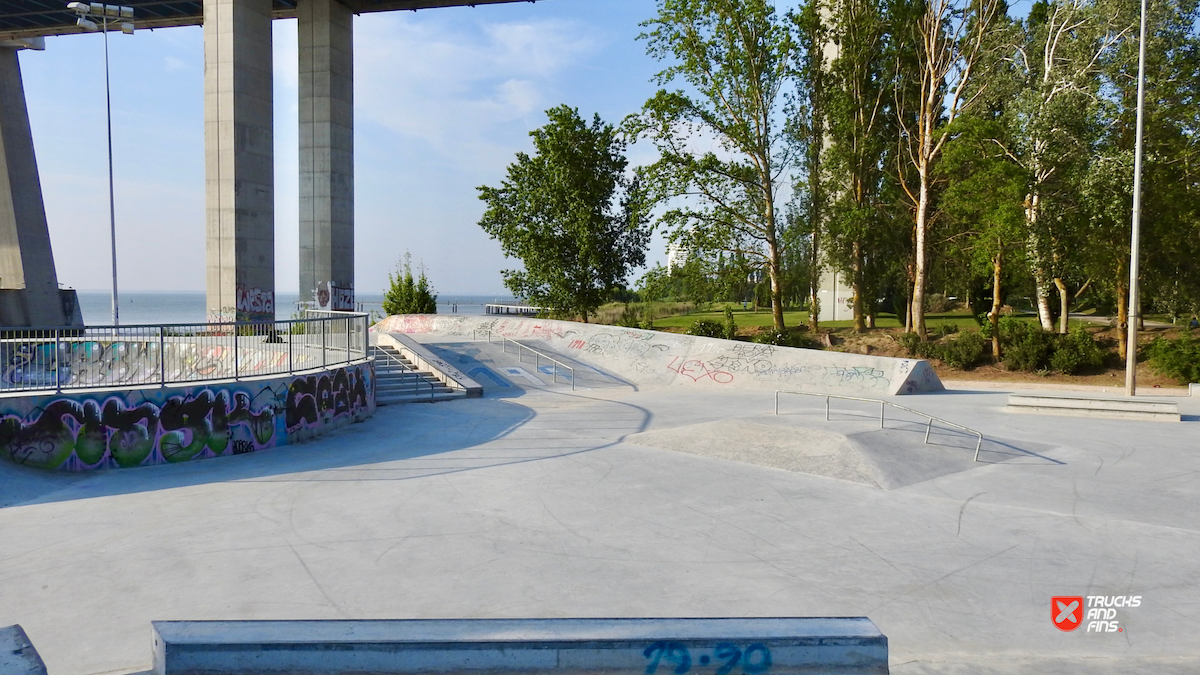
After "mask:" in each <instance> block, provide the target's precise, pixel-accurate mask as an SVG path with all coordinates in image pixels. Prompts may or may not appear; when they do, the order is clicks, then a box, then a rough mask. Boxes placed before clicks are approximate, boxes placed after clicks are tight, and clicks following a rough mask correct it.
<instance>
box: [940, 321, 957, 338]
mask: <svg viewBox="0 0 1200 675" xmlns="http://www.w3.org/2000/svg"><path fill="white" fill-rule="evenodd" d="M957 332H958V326H957V325H955V324H952V323H950V322H948V321H947V322H945V323H940V324H938V327H937V334H938V336H939V337H946V336H947V335H954V334H955V333H957Z"/></svg>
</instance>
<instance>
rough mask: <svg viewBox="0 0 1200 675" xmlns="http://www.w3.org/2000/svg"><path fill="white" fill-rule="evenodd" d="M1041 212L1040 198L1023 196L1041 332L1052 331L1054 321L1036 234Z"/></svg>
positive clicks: (1030, 262)
mask: <svg viewBox="0 0 1200 675" xmlns="http://www.w3.org/2000/svg"><path fill="white" fill-rule="evenodd" d="M1040 210H1041V197H1040V195H1038V194H1037V193H1036V192H1032V193H1030V194H1028V195H1026V196H1025V230H1026V231H1027V232H1028V233H1029V242H1028V248H1029V267H1030V269H1032V270H1033V290H1034V295H1035V296H1036V297H1037V313H1038V323H1040V324H1041V325H1042V330H1044V331H1052V330H1054V320H1053V319H1052V318H1051V316H1050V274H1049V272H1048V271H1047V269H1046V262H1045V258H1044V257H1043V256H1042V240H1041V234H1040V233H1039V232H1038V229H1037V227H1038V216H1039V215H1040Z"/></svg>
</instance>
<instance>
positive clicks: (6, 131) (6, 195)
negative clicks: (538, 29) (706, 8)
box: [0, 0, 532, 326]
mask: <svg viewBox="0 0 1200 675" xmlns="http://www.w3.org/2000/svg"><path fill="white" fill-rule="evenodd" d="M517 1H520V0H347V1H346V2H342V1H339V0H140V1H139V0H132V1H129V0H127V4H128V5H129V6H132V7H134V16H135V19H134V23H135V26H136V27H137V28H160V27H169V26H196V25H202V26H204V62H205V75H204V145H205V213H206V217H205V223H206V231H207V244H206V260H207V263H206V289H207V296H208V303H207V306H208V318H209V320H210V321H234V320H237V321H264V320H274V317H275V209H274V191H275V186H274V128H273V116H274V101H273V96H272V72H273V64H272V49H271V21H272V20H273V19H280V18H296V19H297V20H298V36H299V40H298V42H299V70H300V72H299V110H300V134H299V135H300V204H299V206H300V209H299V212H300V222H299V227H300V280H299V281H300V296H301V299H302V300H310V301H314V302H315V303H316V304H317V305H318V306H320V307H323V308H326V309H353V308H354V304H355V303H354V59H353V53H354V30H353V18H354V15H355V14H361V13H364V12H384V11H395V10H417V9H429V8H435V7H453V6H475V5H485V4H498V3H506V2H517ZM528 1H532V0H528ZM66 4H67V3H66V1H65V0H61V1H60V0H0V88H2V89H3V91H4V95H3V97H2V99H3V105H0V178H2V179H3V180H0V291H4V292H7V293H9V294H10V295H11V294H12V293H16V294H17V295H19V296H21V297H14V298H9V299H6V298H2V297H0V325H7V326H22V325H23V326H29V325H67V324H71V323H73V322H77V321H78V317H75V318H74V319H72V317H71V316H64V317H63V318H60V317H59V314H64V313H65V314H70V312H66V310H67V309H68V308H67V306H66V305H67V304H70V303H59V301H58V299H57V295H56V294H55V291H56V290H57V277H56V276H55V268H54V258H53V255H52V253H51V251H50V239H49V231H48V226H47V223H46V215H45V207H44V205H43V202H42V195H41V188H40V182H39V178H38V172H37V162H36V160H35V157H34V153H33V139H32V135H31V133H30V130H29V129H30V127H29V120H28V112H27V110H26V106H25V101H24V94H23V87H22V83H21V74H20V65H19V62H18V59H17V57H16V51H17V50H19V49H23V48H34V49H37V48H39V40H38V39H39V38H43V37H46V36H52V35H68V34H73V33H79V32H82V29H80V28H78V27H77V26H76V25H75V19H76V16H75V13H74V12H73V11H70V10H68V9H67V8H66ZM43 277H44V278H43ZM5 289H8V290H7V291H5ZM0 295H2V293H0ZM51 296H54V297H53V303H52V302H51ZM60 304H61V305H62V306H61V307H60V306H59V305H60ZM51 305H53V306H54V307H55V308H56V309H54V311H45V308H47V307H50V306H51ZM9 307H15V308H18V309H19V310H20V311H17V310H14V311H9V310H8V308H9Z"/></svg>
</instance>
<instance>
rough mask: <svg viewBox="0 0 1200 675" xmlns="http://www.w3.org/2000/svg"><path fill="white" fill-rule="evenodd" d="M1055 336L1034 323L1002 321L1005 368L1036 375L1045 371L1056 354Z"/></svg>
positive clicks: (1001, 331) (1001, 336)
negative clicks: (1040, 371)
mask: <svg viewBox="0 0 1200 675" xmlns="http://www.w3.org/2000/svg"><path fill="white" fill-rule="evenodd" d="M1054 337H1055V336H1054V334H1053V333H1047V332H1045V331H1043V330H1042V327H1041V326H1038V325H1036V324H1033V323H1029V322H1025V321H1018V320H1016V319H1010V318H1008V317H1005V318H1004V319H1002V320H1001V321H1000V340H1001V344H1002V345H1003V348H1004V367H1005V368H1008V369H1009V370H1025V371H1028V372H1031V373H1035V372H1037V371H1039V370H1044V369H1045V368H1046V366H1047V365H1049V363H1050V355H1051V354H1052V353H1053V352H1054V342H1055V340H1054Z"/></svg>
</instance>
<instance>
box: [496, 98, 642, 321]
mask: <svg viewBox="0 0 1200 675" xmlns="http://www.w3.org/2000/svg"><path fill="white" fill-rule="evenodd" d="M546 115H547V116H548V117H549V119H550V121H549V123H548V124H546V126H544V127H542V128H540V129H536V130H534V131H532V132H530V136H532V137H533V144H534V151H535V152H534V154H533V156H529V155H527V154H525V153H517V161H516V162H514V163H512V164H510V165H509V167H508V177H507V178H506V179H505V180H504V182H503V184H501V186H500V187H498V188H493V187H487V186H483V187H480V188H478V189H479V198H480V199H481V200H483V201H484V202H485V203H486V204H487V210H486V211H485V212H484V214H483V218H482V219H481V220H480V221H479V226H480V227H482V228H483V229H484V231H485V232H487V233H488V234H489V235H491V237H492V238H493V239H496V240H497V241H499V242H500V246H501V248H502V249H503V250H504V254H505V255H506V256H509V257H512V258H517V259H519V260H520V261H521V262H522V263H523V266H524V269H521V270H504V271H503V275H504V285H505V286H507V287H508V289H509V290H510V291H512V292H513V294H514V295H516V296H517V297H519V298H522V299H525V300H527V301H528V302H530V303H532V304H535V305H540V306H545V307H550V308H552V309H553V310H554V311H555V312H557V313H562V314H571V315H575V314H579V315H582V316H583V320H584V321H587V319H588V315H589V314H592V313H593V312H595V310H596V308H597V307H599V306H600V305H601V304H603V303H604V302H605V301H607V300H608V299H609V298H610V297H611V296H612V294H613V292H614V291H616V290H617V289H619V288H623V287H624V285H625V280H626V277H627V276H628V275H629V273H630V271H631V270H632V269H634V268H636V267H639V266H641V265H642V264H643V263H644V262H645V261H646V245H647V243H648V241H649V238H650V225H649V222H648V219H647V218H646V213H645V211H646V200H645V199H644V198H643V195H642V190H641V187H640V181H639V179H638V177H637V175H636V174H635V175H634V176H632V177H629V176H626V173H625V169H626V166H627V164H628V162H627V160H626V159H625V155H624V151H625V142H624V141H623V140H622V139H621V138H620V136H619V135H618V134H617V132H616V131H615V130H614V128H613V127H612V125H609V124H605V123H604V122H602V121H601V120H600V116H599V115H596V116H595V117H594V118H593V120H592V123H591V125H588V124H587V123H586V122H584V120H583V119H582V118H581V117H580V116H579V112H578V110H576V109H574V108H570V107H568V106H565V105H562V106H559V107H557V108H553V109H551V110H548V111H546Z"/></svg>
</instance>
